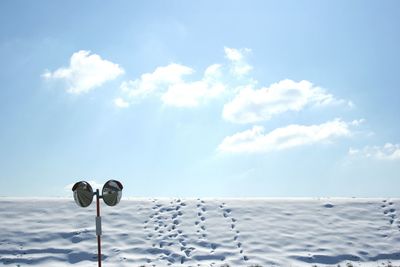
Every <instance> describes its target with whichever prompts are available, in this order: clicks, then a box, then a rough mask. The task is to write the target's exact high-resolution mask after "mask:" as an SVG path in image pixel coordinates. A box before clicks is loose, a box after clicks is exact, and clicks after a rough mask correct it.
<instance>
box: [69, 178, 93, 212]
mask: <svg viewBox="0 0 400 267" xmlns="http://www.w3.org/2000/svg"><path fill="white" fill-rule="evenodd" d="M72 191H73V192H74V199H75V202H76V204H78V206H81V207H83V208H85V207H87V206H89V205H90V204H91V203H92V201H93V189H92V187H91V186H90V184H89V183H88V182H85V181H81V182H77V183H76V184H74V186H73V187H72Z"/></svg>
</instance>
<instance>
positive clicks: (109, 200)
mask: <svg viewBox="0 0 400 267" xmlns="http://www.w3.org/2000/svg"><path fill="white" fill-rule="evenodd" d="M122 188H123V186H122V184H121V183H120V182H119V181H116V180H109V181H108V182H107V183H105V184H104V186H103V191H102V195H103V200H104V202H105V203H106V204H107V205H108V206H115V205H117V204H118V203H119V201H120V200H121V196H122Z"/></svg>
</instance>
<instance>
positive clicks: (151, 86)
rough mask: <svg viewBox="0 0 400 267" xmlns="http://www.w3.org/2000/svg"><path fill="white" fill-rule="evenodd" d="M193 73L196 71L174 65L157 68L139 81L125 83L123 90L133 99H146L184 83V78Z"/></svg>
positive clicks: (142, 76) (143, 75)
mask: <svg viewBox="0 0 400 267" xmlns="http://www.w3.org/2000/svg"><path fill="white" fill-rule="evenodd" d="M193 72H194V70H193V69H191V68H189V67H187V66H184V65H180V64H175V63H172V64H169V65H167V66H163V67H157V68H156V69H155V70H154V71H153V72H151V73H145V74H142V75H141V76H140V78H139V79H136V80H134V81H127V82H123V83H122V85H121V90H122V91H123V92H125V93H127V94H128V95H129V96H130V97H131V98H136V97H146V96H149V95H151V94H153V93H156V92H157V91H161V90H163V89H165V88H166V87H167V86H169V85H171V84H176V83H181V82H183V76H185V75H189V74H192V73H193Z"/></svg>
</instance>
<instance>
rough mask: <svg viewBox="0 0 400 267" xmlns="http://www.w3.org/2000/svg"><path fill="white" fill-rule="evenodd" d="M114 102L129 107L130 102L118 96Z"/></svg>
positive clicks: (118, 105) (122, 106) (119, 105)
mask: <svg viewBox="0 0 400 267" xmlns="http://www.w3.org/2000/svg"><path fill="white" fill-rule="evenodd" d="M114 104H115V105H116V106H117V107H119V108H127V107H129V103H128V102H126V101H125V100H124V99H123V98H121V97H117V98H115V99H114Z"/></svg>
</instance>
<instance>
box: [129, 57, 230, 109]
mask: <svg viewBox="0 0 400 267" xmlns="http://www.w3.org/2000/svg"><path fill="white" fill-rule="evenodd" d="M193 72H194V70H193V69H191V68H189V67H187V66H184V65H179V64H170V65H167V66H165V67H158V68H156V70H155V71H154V72H152V73H145V74H143V75H141V77H140V78H139V79H137V80H135V81H129V82H124V83H122V85H121V90H122V91H123V92H124V93H125V94H127V96H128V97H129V98H130V99H131V100H132V101H135V99H137V98H141V97H148V96H151V95H157V96H159V97H160V98H161V100H162V102H163V103H164V104H165V105H169V106H176V107H196V106H199V105H200V104H202V103H204V102H206V101H207V100H209V99H211V98H215V97H218V96H219V95H220V94H222V93H223V92H224V90H225V85H224V84H223V83H222V82H221V81H220V78H221V76H222V73H221V65H219V64H214V65H211V66H209V67H208V68H207V69H206V70H205V72H204V75H203V77H202V79H200V80H198V81H185V80H184V76H186V75H189V74H192V73H193Z"/></svg>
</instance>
